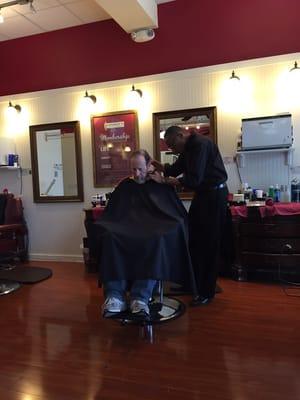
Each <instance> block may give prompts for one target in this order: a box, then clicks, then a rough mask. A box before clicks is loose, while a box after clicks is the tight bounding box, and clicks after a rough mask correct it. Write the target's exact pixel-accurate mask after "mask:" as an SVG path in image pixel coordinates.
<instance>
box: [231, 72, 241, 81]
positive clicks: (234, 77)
mask: <svg viewBox="0 0 300 400" xmlns="http://www.w3.org/2000/svg"><path fill="white" fill-rule="evenodd" d="M229 79H236V80H238V81H240V77H239V76H237V75H236V74H235V72H234V71H232V72H231V77H230V78H229Z"/></svg>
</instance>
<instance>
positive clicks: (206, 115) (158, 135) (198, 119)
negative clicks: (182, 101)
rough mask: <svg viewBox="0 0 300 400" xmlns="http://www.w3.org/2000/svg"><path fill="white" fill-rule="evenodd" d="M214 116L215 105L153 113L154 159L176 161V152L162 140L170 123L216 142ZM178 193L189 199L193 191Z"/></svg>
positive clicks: (215, 116) (215, 115)
mask: <svg viewBox="0 0 300 400" xmlns="http://www.w3.org/2000/svg"><path fill="white" fill-rule="evenodd" d="M216 118H217V112H216V107H205V108H196V109H188V110H176V111H166V112H161V113H155V114H153V128H154V132H153V139H154V157H155V159H156V160H158V161H161V162H162V163H169V164H173V163H174V162H175V161H176V159H177V157H178V156H177V154H174V153H173V152H172V150H171V149H169V148H168V146H167V145H166V143H165V141H164V135H165V131H166V129H167V128H169V127H170V126H172V125H177V126H180V127H181V128H183V129H186V130H187V131H189V132H191V133H192V132H193V133H195V132H196V133H198V134H199V135H205V136H207V137H209V138H210V139H211V140H213V141H214V142H216V139H217V129H216ZM179 195H180V197H181V198H184V199H191V198H192V196H193V193H191V192H190V191H188V190H183V192H182V193H180V194H179Z"/></svg>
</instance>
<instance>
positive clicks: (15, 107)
mask: <svg viewBox="0 0 300 400" xmlns="http://www.w3.org/2000/svg"><path fill="white" fill-rule="evenodd" d="M21 109H22V108H21V106H19V104H16V105H13V104H12V102H11V101H10V102H9V103H8V110H9V112H12V113H16V112H17V113H20V112H21Z"/></svg>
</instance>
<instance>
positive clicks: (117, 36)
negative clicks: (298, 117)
mask: <svg viewBox="0 0 300 400" xmlns="http://www.w3.org/2000/svg"><path fill="white" fill-rule="evenodd" d="M299 15H300V2H299V0H288V1H287V0H250V1H248V0H246V1H245V0H242V1H241V0H226V1H225V0H176V1H174V2H171V3H166V4H163V5H161V6H159V26H160V27H159V29H158V30H157V31H156V38H155V39H154V40H153V41H151V42H148V43H142V44H138V43H134V42H133V41H132V40H131V39H130V36H129V35H128V34H126V33H125V32H124V31H123V30H122V29H121V28H120V27H119V26H118V25H117V24H116V23H115V22H114V21H112V20H108V21H103V22H96V23H92V24H86V25H82V26H78V27H74V28H68V29H63V30H59V31H54V32H49V33H43V34H39V35H34V36H29V37H25V38H20V39H15V40H9V41H5V42H0V54H1V64H0V71H1V73H0V95H6V94H13V93H23V92H28V91H36V90H44V89H53V88H59V87H66V86H72V85H80V84H88V83H94V82H104V81H109V80H115V79H122V78H128V77H134V76H143V75H149V74H155V73H161V72H168V71H174V70H181V69H186V68H193V67H201V66H206V65H214V64H220V63H225V62H232V61H239V60H245V59H251V58H258V57H265V56H272V55H279V54H285V53H293V52H298V51H300V40H299V37H300V23H299Z"/></svg>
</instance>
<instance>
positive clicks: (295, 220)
mask: <svg viewBox="0 0 300 400" xmlns="http://www.w3.org/2000/svg"><path fill="white" fill-rule="evenodd" d="M231 214H232V221H233V238H234V248H235V260H234V263H233V266H232V271H233V277H234V278H236V279H238V280H247V279H248V278H249V279H250V277H251V276H253V277H255V278H263V277H265V278H268V279H271V280H277V281H278V280H281V281H289V282H290V281H292V282H295V281H296V280H297V276H299V275H300V204H299V203H275V204H274V205H272V206H265V205H249V206H236V207H231Z"/></svg>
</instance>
